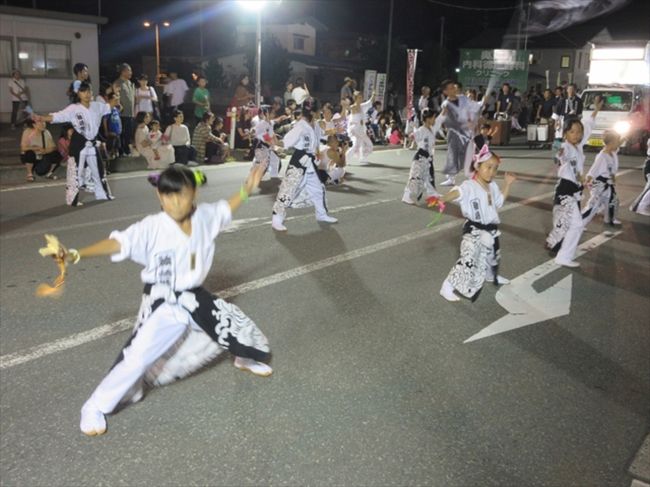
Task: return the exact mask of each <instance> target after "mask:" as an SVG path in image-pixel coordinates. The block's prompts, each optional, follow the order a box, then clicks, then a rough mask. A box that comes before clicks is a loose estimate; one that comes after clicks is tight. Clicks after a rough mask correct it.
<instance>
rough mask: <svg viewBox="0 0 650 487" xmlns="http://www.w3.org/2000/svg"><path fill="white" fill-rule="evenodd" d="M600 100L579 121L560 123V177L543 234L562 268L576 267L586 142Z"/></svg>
mask: <svg viewBox="0 0 650 487" xmlns="http://www.w3.org/2000/svg"><path fill="white" fill-rule="evenodd" d="M602 105H603V102H602V100H598V101H597V102H596V106H595V108H594V111H593V112H592V114H591V117H589V118H588V119H586V120H584V121H583V122H581V121H580V120H578V119H577V118H575V117H571V118H568V119H567V120H565V122H564V142H563V143H562V146H561V148H560V150H559V151H558V154H557V159H558V162H559V168H558V176H559V177H560V180H559V181H558V183H557V185H556V186H555V196H554V198H553V229H552V230H551V232H550V233H549V234H548V237H546V248H548V249H550V250H552V251H553V250H556V249H558V248H559V250H558V252H557V255H556V256H555V263H556V264H559V265H562V266H565V267H580V263H578V262H576V261H575V260H573V259H574V257H575V255H576V249H577V248H578V242H579V241H580V236H581V235H582V231H583V230H584V224H583V222H582V213H581V211H580V201H581V200H582V188H583V186H582V183H583V179H584V178H583V170H584V165H585V154H584V152H583V146H584V145H585V144H586V143H587V140H588V139H589V136H590V135H591V131H592V129H593V126H594V121H595V119H596V115H597V114H598V111H599V110H600V108H601V107H602Z"/></svg>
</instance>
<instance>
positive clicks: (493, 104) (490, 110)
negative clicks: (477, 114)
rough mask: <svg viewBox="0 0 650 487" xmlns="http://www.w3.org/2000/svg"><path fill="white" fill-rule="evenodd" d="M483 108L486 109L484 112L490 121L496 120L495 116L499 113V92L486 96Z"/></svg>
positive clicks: (492, 92)
mask: <svg viewBox="0 0 650 487" xmlns="http://www.w3.org/2000/svg"><path fill="white" fill-rule="evenodd" d="M483 106H484V107H485V111H484V112H483V113H484V114H485V115H486V116H487V118H488V120H492V119H493V118H494V114H495V113H496V111H497V92H496V91H491V92H490V93H489V94H486V95H485V100H483Z"/></svg>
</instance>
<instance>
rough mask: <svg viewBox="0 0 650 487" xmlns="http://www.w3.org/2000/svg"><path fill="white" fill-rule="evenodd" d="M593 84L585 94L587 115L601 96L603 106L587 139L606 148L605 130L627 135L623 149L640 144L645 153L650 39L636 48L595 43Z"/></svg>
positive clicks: (649, 129) (591, 67)
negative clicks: (599, 45)
mask: <svg viewBox="0 0 650 487" xmlns="http://www.w3.org/2000/svg"><path fill="white" fill-rule="evenodd" d="M588 76H589V86H588V87H587V88H586V89H585V90H584V91H583V92H582V93H581V98H582V102H583V112H582V116H583V118H585V117H589V116H591V113H592V112H593V110H594V107H595V104H596V101H597V99H598V97H602V99H603V107H602V109H601V111H600V113H599V114H598V117H597V118H596V123H595V126H594V130H593V132H592V134H591V136H590V138H589V140H588V142H587V145H589V146H591V147H596V148H598V147H602V146H603V145H604V142H603V133H604V132H605V131H606V130H613V131H615V132H617V133H618V134H619V135H621V136H622V137H623V138H624V142H623V145H622V150H623V151H628V152H629V151H631V150H632V148H633V147H636V146H637V144H638V146H639V149H640V150H641V151H643V152H645V150H646V149H645V148H646V143H647V140H648V137H649V136H650V42H646V43H645V45H637V46H635V47H618V46H614V47H611V46H610V47H596V46H592V49H591V54H590V64H589V73H588Z"/></svg>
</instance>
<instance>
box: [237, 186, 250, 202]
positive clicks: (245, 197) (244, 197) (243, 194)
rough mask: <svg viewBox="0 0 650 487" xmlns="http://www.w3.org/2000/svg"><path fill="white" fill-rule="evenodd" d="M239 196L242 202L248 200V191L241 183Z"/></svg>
mask: <svg viewBox="0 0 650 487" xmlns="http://www.w3.org/2000/svg"><path fill="white" fill-rule="evenodd" d="M239 197H240V198H241V200H242V201H243V202H244V203H246V202H247V201H248V193H247V192H246V190H245V189H244V186H243V185H242V187H241V188H239Z"/></svg>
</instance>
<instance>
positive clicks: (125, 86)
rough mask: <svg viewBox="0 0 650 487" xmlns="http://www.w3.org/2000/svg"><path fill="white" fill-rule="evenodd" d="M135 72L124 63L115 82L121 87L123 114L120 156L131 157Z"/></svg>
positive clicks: (121, 115) (121, 116)
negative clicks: (133, 78) (133, 81)
mask: <svg viewBox="0 0 650 487" xmlns="http://www.w3.org/2000/svg"><path fill="white" fill-rule="evenodd" d="M132 76H133V71H132V70H131V66H129V65H128V64H126V63H124V64H122V65H121V66H120V77H119V78H117V79H116V80H115V81H116V82H117V84H118V85H119V87H120V105H121V106H122V112H121V113H120V118H121V119H122V137H121V140H120V155H126V156H130V155H131V140H132V138H133V133H134V132H135V130H134V127H133V116H134V115H135V113H134V110H135V85H134V84H133V83H132V82H131V77H132Z"/></svg>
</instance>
